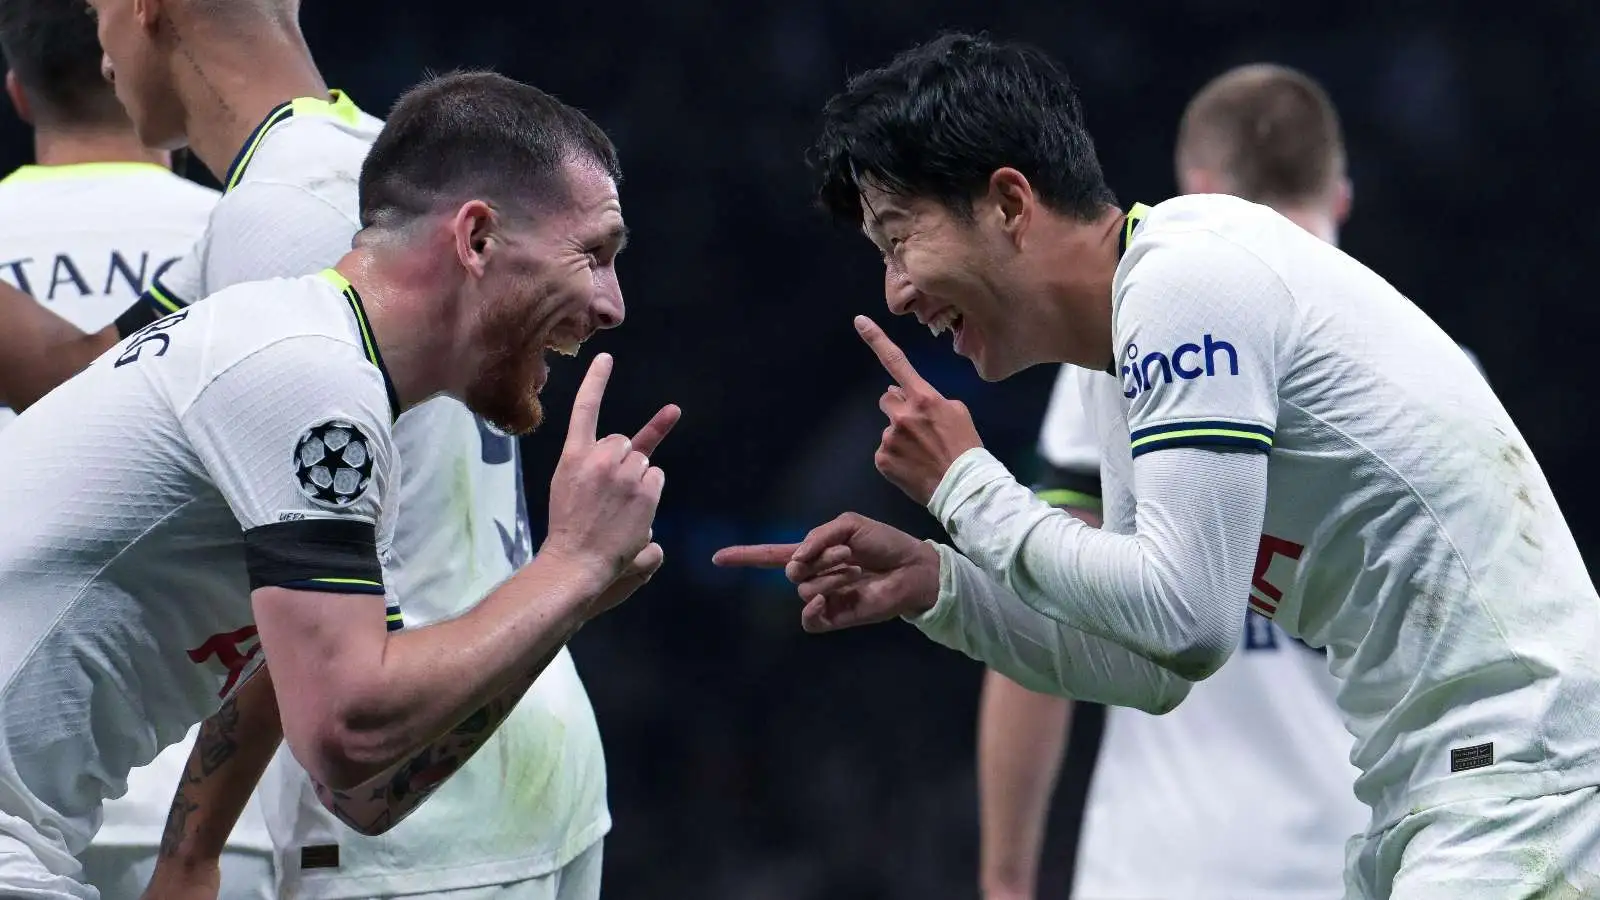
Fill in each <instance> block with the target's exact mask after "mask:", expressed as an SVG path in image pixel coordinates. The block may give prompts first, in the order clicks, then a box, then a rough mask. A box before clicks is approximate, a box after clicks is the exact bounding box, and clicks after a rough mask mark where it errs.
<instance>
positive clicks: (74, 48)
mask: <svg viewBox="0 0 1600 900" xmlns="http://www.w3.org/2000/svg"><path fill="white" fill-rule="evenodd" d="M0 52H3V53H4V54H5V58H6V65H7V66H8V67H10V69H11V71H12V72H15V73H16V76H17V80H18V81H19V82H21V84H22V90H23V92H24V93H26V94H27V96H28V102H29V103H30V104H31V105H32V106H33V108H34V114H35V116H36V117H37V118H38V119H39V120H40V124H49V125H103V124H106V123H108V122H116V121H119V120H123V119H125V118H126V114H125V113H124V112H123V111H122V106H121V105H120V104H118V103H117V95H116V91H115V90H114V89H113V88H112V87H111V84H110V83H109V82H107V81H106V79H105V76H104V75H102V74H101V72H100V58H101V53H100V39H99V37H98V36H97V35H96V34H95V21H94V18H93V17H91V16H90V15H89V5H88V4H87V3H85V2H84V0H4V2H0Z"/></svg>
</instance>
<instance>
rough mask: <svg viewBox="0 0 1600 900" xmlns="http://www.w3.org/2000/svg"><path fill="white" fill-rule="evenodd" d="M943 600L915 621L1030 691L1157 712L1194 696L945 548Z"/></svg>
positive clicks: (1148, 665) (942, 555)
mask: <svg viewBox="0 0 1600 900" xmlns="http://www.w3.org/2000/svg"><path fill="white" fill-rule="evenodd" d="M934 547H935V548H937V549H938V551H939V601H938V603H937V604H936V605H935V606H934V607H933V609H931V610H929V611H928V612H926V613H924V614H922V615H921V616H918V617H916V618H914V619H912V620H911V621H912V624H914V625H916V626H917V628H919V629H920V630H921V631H922V632H923V634H926V635H927V636H928V637H929V638H931V639H933V640H934V641H935V642H937V643H940V644H943V645H945V646H946V647H949V648H951V649H953V650H959V651H960V652H962V653H965V654H966V655H968V656H970V657H972V658H974V659H977V660H979V661H981V662H984V663H987V664H989V665H990V666H991V667H992V668H994V669H995V670H996V671H998V672H1000V673H1001V674H1002V675H1005V676H1006V677H1007V678H1010V679H1011V680H1012V681H1015V682H1016V683H1018V684H1020V685H1022V686H1023V687H1026V688H1028V689H1030V690H1035V691H1041V692H1043V693H1048V694H1059V695H1063V696H1068V697H1072V698H1075V699H1078V700H1088V701H1090V702H1094V703H1111V704H1115V705H1117V706H1128V707H1132V708H1134V709H1140V710H1143V711H1145V712H1148V713H1152V714H1155V715H1161V714H1163V713H1166V712H1169V711H1171V710H1172V709H1173V708H1175V707H1176V706H1177V705H1178V704H1179V703H1180V702H1182V700H1183V699H1184V697H1186V696H1188V693H1189V685H1190V682H1188V681H1186V680H1184V679H1182V678H1179V677H1177V676H1176V675H1174V674H1172V673H1171V672H1169V671H1167V670H1165V669H1163V668H1161V667H1160V666H1157V665H1155V664H1153V663H1151V662H1150V661H1148V660H1146V659H1143V658H1142V657H1139V656H1137V655H1136V654H1134V653H1131V652H1129V651H1128V650H1127V649H1126V648H1124V647H1121V646H1118V645H1117V644H1114V643H1112V642H1110V641H1107V640H1104V639H1102V638H1099V637H1096V636H1094V635H1091V634H1087V633H1085V632H1083V631H1080V630H1078V629H1075V628H1072V627H1070V626H1067V625H1063V624H1062V623H1060V622H1057V621H1056V620H1054V619H1052V618H1050V617H1048V616H1045V615H1042V614H1041V613H1039V612H1038V611H1037V610H1035V609H1033V608H1032V607H1030V606H1028V605H1027V604H1026V603H1024V602H1022V601H1021V600H1020V599H1019V598H1018V597H1017V596H1016V595H1015V594H1013V593H1012V592H1011V591H1010V590H1009V589H1008V588H1006V587H1005V586H1004V585H1002V584H1000V583H999V582H997V581H995V580H994V579H992V578H990V577H989V575H988V574H987V573H985V572H984V571H982V570H981V569H980V568H979V567H978V566H977V565H976V564H975V563H973V562H972V561H971V560H969V559H967V558H966V557H965V556H962V555H961V554H960V553H957V552H956V551H955V550H953V549H951V548H950V547H947V546H944V545H943V544H934Z"/></svg>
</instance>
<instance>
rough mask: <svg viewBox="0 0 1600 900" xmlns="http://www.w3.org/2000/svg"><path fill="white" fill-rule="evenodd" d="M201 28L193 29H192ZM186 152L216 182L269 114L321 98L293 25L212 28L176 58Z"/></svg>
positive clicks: (321, 86) (322, 89)
mask: <svg viewBox="0 0 1600 900" xmlns="http://www.w3.org/2000/svg"><path fill="white" fill-rule="evenodd" d="M203 27H206V26H204V25H195V26H191V30H196V29H199V28H203ZM174 55H175V61H174V65H175V67H176V69H177V71H176V72H175V73H174V76H175V80H176V84H177V88H178V92H179V94H180V96H181V97H182V100H183V108H184V111H185V112H186V113H187V115H188V120H187V122H186V125H187V128H186V131H187V134H188V138H189V149H190V150H191V151H192V152H193V153H194V155H195V156H196V157H197V158H198V159H199V160H200V161H201V162H202V163H204V164H205V167H206V168H207V169H209V170H210V171H211V174H212V175H215V176H216V177H217V179H218V180H222V179H224V178H226V177H227V172H228V166H229V165H231V164H232V163H233V159H234V157H235V156H237V155H238V153H239V150H240V148H241V147H243V146H244V144H245V141H247V140H249V139H250V133H251V132H252V131H254V130H255V128H256V126H257V125H260V124H261V120H262V119H265V118H266V117H267V114H268V113H270V112H271V111H272V110H273V108H274V107H277V106H279V105H280V104H283V103H286V102H288V101H290V100H293V99H295V98H296V97H326V96H327V94H328V85H327V83H326V82H324V81H323V80H322V75H321V73H320V72H318V71H317V66H316V63H314V62H313V61H312V59H311V51H310V50H309V49H308V48H307V47H306V43H305V39H304V38H302V37H301V36H300V32H299V29H298V28H297V27H295V26H294V25H293V24H292V23H291V24H290V25H288V26H283V25H278V24H275V23H271V22H262V23H261V24H260V26H259V27H253V28H250V29H244V28H240V29H235V30H224V29H223V28H221V27H218V26H211V28H210V30H208V32H207V33H206V34H204V35H203V36H201V39H199V40H188V41H184V42H182V43H181V44H179V46H178V47H177V48H176V50H175V51H174Z"/></svg>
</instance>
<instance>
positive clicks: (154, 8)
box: [133, 0, 161, 28]
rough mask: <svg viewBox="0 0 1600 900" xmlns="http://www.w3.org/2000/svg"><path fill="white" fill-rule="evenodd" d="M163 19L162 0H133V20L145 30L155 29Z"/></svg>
mask: <svg viewBox="0 0 1600 900" xmlns="http://www.w3.org/2000/svg"><path fill="white" fill-rule="evenodd" d="M160 17H161V0H133V20H134V21H135V22H138V23H139V24H140V25H141V26H143V27H145V28H153V27H155V24H156V20H157V19H159V18H160Z"/></svg>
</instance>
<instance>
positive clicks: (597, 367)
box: [567, 353, 611, 449]
mask: <svg viewBox="0 0 1600 900" xmlns="http://www.w3.org/2000/svg"><path fill="white" fill-rule="evenodd" d="M609 380H611V354H609V353H601V354H599V355H598V356H596V357H595V358H594V362H592V363H590V364H589V371H588V372H586V373H585V374H584V376H583V383H582V384H580V385H578V394H577V396H576V397H575V398H573V401H572V419H571V420H570V421H569V422H568V423H567V447H568V448H569V449H570V448H576V447H580V446H585V445H588V444H593V443H594V442H595V434H596V432H597V431H598V430H599V427H600V400H601V398H603V397H604V396H605V394H606V382H607V381H609Z"/></svg>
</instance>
